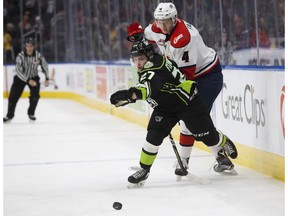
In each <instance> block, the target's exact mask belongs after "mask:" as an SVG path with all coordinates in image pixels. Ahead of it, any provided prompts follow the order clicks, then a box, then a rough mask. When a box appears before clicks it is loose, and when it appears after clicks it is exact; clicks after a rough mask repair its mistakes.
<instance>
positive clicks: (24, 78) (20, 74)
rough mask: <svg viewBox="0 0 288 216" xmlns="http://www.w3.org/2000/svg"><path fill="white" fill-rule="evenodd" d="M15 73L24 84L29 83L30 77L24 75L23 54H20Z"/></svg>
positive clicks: (17, 58)
mask: <svg viewBox="0 0 288 216" xmlns="http://www.w3.org/2000/svg"><path fill="white" fill-rule="evenodd" d="M15 71H16V74H17V76H18V77H19V79H21V80H22V81H24V82H27V80H28V77H27V75H25V74H24V70H23V53H19V54H18V55H17V57H16V67H15Z"/></svg>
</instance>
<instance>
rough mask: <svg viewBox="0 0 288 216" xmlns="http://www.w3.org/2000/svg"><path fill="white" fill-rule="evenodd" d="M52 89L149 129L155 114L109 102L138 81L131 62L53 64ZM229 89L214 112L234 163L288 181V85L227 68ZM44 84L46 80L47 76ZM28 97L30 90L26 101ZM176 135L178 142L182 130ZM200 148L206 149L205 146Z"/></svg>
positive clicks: (47, 93)
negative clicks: (231, 146)
mask: <svg viewBox="0 0 288 216" xmlns="http://www.w3.org/2000/svg"><path fill="white" fill-rule="evenodd" d="M14 70H15V67H14V66H6V67H4V79H3V95H4V97H7V96H8V92H9V89H10V86H11V84H12V80H13V76H14ZM49 71H50V78H51V79H52V80H51V81H50V85H49V86H48V87H44V85H42V86H41V97H49V98H63V99H73V100H76V101H78V102H80V103H82V104H84V105H86V106H89V107H92V108H95V109H99V110H101V111H104V112H107V113H110V114H112V115H115V116H117V117H120V118H123V119H126V120H129V121H131V122H134V123H137V124H140V125H142V126H146V125H147V122H148V119H149V115H150V113H151V109H150V108H149V107H148V105H147V104H146V103H145V102H144V101H143V102H138V103H136V104H131V105H129V106H126V107H124V108H118V109H116V108H114V107H112V106H111V105H110V103H109V98H110V95H111V93H113V92H115V91H117V90H120V89H126V88H129V87H131V86H133V84H135V83H136V82H137V73H136V71H135V68H133V67H131V66H130V65H129V63H127V62H125V63H110V64H107V63H102V62H94V63H89V64H50V65H49ZM223 74H224V85H223V89H222V91H221V93H220V95H219V96H218V98H217V100H216V103H215V105H214V107H213V110H212V112H211V116H212V118H213V121H214V123H215V125H216V127H217V128H219V129H220V130H221V131H223V132H224V133H225V134H227V135H228V136H229V137H230V138H231V139H232V140H234V141H235V143H236V144H237V147H238V149H239V157H238V159H237V160H235V161H234V162H235V163H237V164H240V165H244V166H247V167H249V168H252V169H254V170H257V171H259V172H262V173H265V174H267V175H269V176H273V177H275V178H277V179H280V180H284V178H285V173H284V170H285V168H284V164H285V162H284V161H285V146H284V145H285V121H284V118H285V113H284V110H285V80H284V69H282V68H277V67H260V68H259V67H257V68H256V67H255V68H253V67H226V68H224V69H223ZM40 75H41V80H42V82H43V81H44V76H43V74H42V73H40ZM27 96H28V87H27V88H26V89H25V92H24V94H23V97H27ZM173 135H174V137H175V138H176V139H177V137H178V136H179V128H178V126H176V127H175V129H174V130H173ZM197 147H199V148H201V149H207V148H206V147H205V146H204V145H203V144H201V143H197Z"/></svg>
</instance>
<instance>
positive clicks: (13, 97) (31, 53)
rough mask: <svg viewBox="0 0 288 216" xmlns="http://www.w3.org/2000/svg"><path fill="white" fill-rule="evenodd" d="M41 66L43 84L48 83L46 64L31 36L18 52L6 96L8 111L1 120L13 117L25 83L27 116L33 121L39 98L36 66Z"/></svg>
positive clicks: (4, 120) (5, 120)
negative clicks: (11, 82) (27, 96)
mask: <svg viewBox="0 0 288 216" xmlns="http://www.w3.org/2000/svg"><path fill="white" fill-rule="evenodd" d="M39 65H40V66H41V68H42V71H43V73H44V74H45V78H46V79H45V86H46V85H48V84H49V75H48V64H47V62H46V60H45V58H44V56H43V55H42V54H41V53H40V52H38V51H36V50H35V42H34V40H33V39H32V38H28V39H27V40H26V41H25V46H24V51H22V52H20V53H19V54H18V56H17V58H16V75H15V76H14V79H13V84H12V86H11V90H10V95H9V98H8V113H7V115H6V117H4V118H3V122H9V121H11V120H12V119H13V117H14V114H15V108H16V105H17V102H18V100H19V98H20V96H21V94H22V93H23V91H24V88H25V86H26V85H28V87H29V89H30V96H29V108H28V112H27V114H28V117H29V119H30V120H32V121H35V120H36V117H35V109H36V107H37V103H38V100H39V98H40V95H39V92H40V77H39V76H38V66H39Z"/></svg>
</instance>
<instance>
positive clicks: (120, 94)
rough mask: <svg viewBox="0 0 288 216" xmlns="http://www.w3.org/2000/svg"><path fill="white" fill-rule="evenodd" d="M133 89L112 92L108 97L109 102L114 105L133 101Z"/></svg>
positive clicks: (123, 104)
mask: <svg viewBox="0 0 288 216" xmlns="http://www.w3.org/2000/svg"><path fill="white" fill-rule="evenodd" d="M132 94H133V91H131V90H120V91H117V92H115V93H113V94H112V95H111V97H110V102H111V104H113V105H115V106H116V107H119V106H125V105H127V104H129V103H135V101H136V100H135V99H132Z"/></svg>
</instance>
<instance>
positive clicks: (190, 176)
mask: <svg viewBox="0 0 288 216" xmlns="http://www.w3.org/2000/svg"><path fill="white" fill-rule="evenodd" d="M169 139H170V142H171V144H172V147H173V150H174V153H175V155H176V158H177V161H178V163H179V165H180V168H181V170H182V175H181V176H185V177H186V178H188V179H189V180H190V181H194V182H196V183H198V184H211V181H210V180H208V179H204V178H200V177H198V176H195V175H193V174H191V173H189V172H188V171H187V170H186V169H185V168H184V166H183V162H182V160H181V158H180V155H179V152H178V150H177V146H176V144H175V141H174V139H173V137H172V135H171V133H169Z"/></svg>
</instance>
